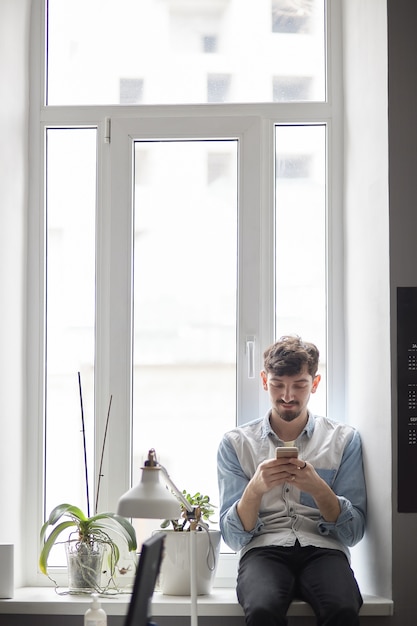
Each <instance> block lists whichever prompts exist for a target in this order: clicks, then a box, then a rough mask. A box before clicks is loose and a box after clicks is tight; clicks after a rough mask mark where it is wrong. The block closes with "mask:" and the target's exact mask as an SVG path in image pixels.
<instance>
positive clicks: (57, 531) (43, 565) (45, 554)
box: [39, 520, 77, 575]
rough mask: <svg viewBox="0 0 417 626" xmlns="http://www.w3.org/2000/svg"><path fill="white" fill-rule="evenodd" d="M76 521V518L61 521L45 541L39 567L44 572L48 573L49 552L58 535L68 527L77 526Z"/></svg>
mask: <svg viewBox="0 0 417 626" xmlns="http://www.w3.org/2000/svg"><path fill="white" fill-rule="evenodd" d="M76 525H77V524H76V522H75V521H74V520H71V521H68V522H61V524H59V525H58V526H57V527H56V528H54V530H53V531H52V532H51V534H50V535H49V537H48V539H47V540H46V541H45V543H44V544H43V547H42V549H41V553H40V556H39V569H40V570H41V572H42V574H45V575H47V565H48V557H49V553H50V551H51V549H52V547H53V546H54V544H55V542H56V540H57V538H58V536H59V535H60V534H61V533H62V532H63V531H64V530H66V529H67V528H70V527H71V526H76Z"/></svg>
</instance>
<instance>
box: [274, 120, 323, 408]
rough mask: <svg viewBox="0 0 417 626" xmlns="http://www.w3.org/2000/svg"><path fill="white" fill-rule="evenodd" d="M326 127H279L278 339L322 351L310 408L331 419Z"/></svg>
mask: <svg viewBox="0 0 417 626" xmlns="http://www.w3.org/2000/svg"><path fill="white" fill-rule="evenodd" d="M325 186H326V127H325V126H324V125H314V126H276V207H275V213H276V253H275V254H276V265H275V272H276V303H275V306H276V335H277V337H280V336H281V335H286V334H297V335H300V336H301V337H302V338H303V339H304V340H305V341H312V342H313V343H315V344H316V345H317V347H318V348H319V350H320V368H321V369H320V374H321V376H322V381H321V383H320V385H319V388H318V391H317V393H316V394H314V395H313V396H312V397H311V408H312V409H313V410H314V411H316V412H317V413H321V414H322V415H325V414H326V188H325Z"/></svg>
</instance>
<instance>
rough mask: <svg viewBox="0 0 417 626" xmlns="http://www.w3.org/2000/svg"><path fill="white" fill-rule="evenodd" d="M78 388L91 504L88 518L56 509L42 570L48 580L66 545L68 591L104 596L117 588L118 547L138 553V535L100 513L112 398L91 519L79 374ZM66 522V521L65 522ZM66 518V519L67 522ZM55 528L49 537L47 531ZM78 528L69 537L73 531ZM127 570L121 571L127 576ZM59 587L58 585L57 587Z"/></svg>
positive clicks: (41, 558) (77, 511)
mask: <svg viewBox="0 0 417 626" xmlns="http://www.w3.org/2000/svg"><path fill="white" fill-rule="evenodd" d="M78 384H79V392H80V404H81V423H82V433H83V447H84V465H85V467H84V469H85V487H86V501H87V515H85V514H84V512H83V511H82V510H81V509H80V508H79V507H77V506H73V505H71V504H66V503H64V504H59V505H58V506H56V507H54V508H53V509H52V511H51V513H50V514H49V517H48V519H47V520H46V521H45V522H44V524H43V526H42V528H41V532H40V540H41V551H40V556H39V569H40V571H41V572H42V573H43V574H45V575H46V576H48V557H49V554H50V552H51V549H52V547H53V546H54V545H56V544H58V543H64V544H65V549H66V555H67V564H68V587H69V591H70V592H72V593H85V592H88V593H89V592H91V591H93V590H94V591H97V592H101V593H102V592H104V591H106V590H107V589H108V588H109V587H110V585H111V584H112V583H113V584H114V575H115V571H116V567H117V564H118V561H119V558H120V549H119V545H118V543H117V541H118V540H120V539H121V540H122V541H123V542H125V543H126V545H127V548H128V550H129V552H136V549H137V542H136V532H135V529H134V528H133V526H132V524H131V523H130V522H129V521H128V520H127V519H126V518H124V517H121V516H120V515H116V514H115V513H109V512H107V513H97V510H98V502H99V492H100V481H101V478H102V476H103V458H104V449H105V445H106V438H107V429H108V425H109V419H110V409H111V403H112V396H110V402H109V407H108V412H107V420H106V426H105V431H104V439H103V445H102V450H101V462H100V467H99V472H98V477H99V478H98V483H97V494H96V499H95V509H94V510H95V513H94V515H90V498H89V490H88V467H87V446H86V439H85V425H84V410H83V400H82V389H81V376H80V372H78ZM63 518H64V519H63ZM65 518H66V519H65ZM49 527H52V530H51V531H50V533H49V535H48V536H47V537H46V533H47V530H48V529H49ZM71 528H74V529H75V530H74V531H73V532H71V533H70V534H69V536H68V531H69V529H71ZM64 532H66V535H67V536H66V538H65V539H63V540H60V538H61V535H62V534H63V533H64ZM105 555H106V556H107V558H108V567H106V572H108V582H107V584H106V586H105V587H104V588H103V587H102V586H101V574H102V569H103V568H102V562H103V557H104V556H105ZM126 571H127V570H126V569H125V568H123V570H119V572H120V573H125V572H126ZM54 582H55V581H54ZM55 584H56V583H55Z"/></svg>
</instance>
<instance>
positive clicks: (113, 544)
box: [39, 504, 137, 593]
mask: <svg viewBox="0 0 417 626" xmlns="http://www.w3.org/2000/svg"><path fill="white" fill-rule="evenodd" d="M62 518H67V519H66V520H63V519H62ZM60 520H61V521H60ZM58 522H59V523H58ZM56 524H58V525H56ZM50 526H52V527H53V528H52V530H51V532H50V533H49V535H48V537H47V538H46V539H45V536H46V532H47V530H48V528H49V527H50ZM72 527H74V528H75V531H74V532H72V533H71V534H70V535H69V537H67V539H66V540H65V541H64V543H65V548H66V554H67V563H68V587H69V591H70V592H73V593H74V592H75V593H82V592H90V591H91V590H94V591H98V592H103V591H104V589H103V588H102V587H101V573H102V561H103V557H104V554H105V553H106V552H107V556H108V571H109V582H110V581H111V580H113V577H114V574H115V570H116V566H117V563H118V561H119V558H120V549H119V546H118V544H117V541H116V537H118V538H120V539H122V540H123V541H124V542H126V544H127V547H128V550H129V552H133V551H136V548H137V545H136V533H135V529H134V528H133V526H132V525H131V524H130V522H129V521H128V520H127V519H125V518H124V517H120V516H119V515H116V514H115V513H99V514H97V515H93V516H91V517H88V516H86V515H85V514H84V513H83V512H82V511H81V509H79V508H78V507H76V506H72V505H70V504H59V505H58V506H56V507H55V508H54V509H53V510H52V511H51V513H50V515H49V517H48V519H47V520H46V522H45V523H44V524H43V526H42V528H41V532H40V539H41V542H42V544H43V545H42V548H41V552H40V556H39V568H40V570H41V572H42V573H43V574H45V575H48V570H47V567H48V557H49V553H50V551H51V549H52V547H53V546H54V545H56V544H57V543H60V541H59V538H60V536H61V534H62V533H64V531H68V529H70V528H72Z"/></svg>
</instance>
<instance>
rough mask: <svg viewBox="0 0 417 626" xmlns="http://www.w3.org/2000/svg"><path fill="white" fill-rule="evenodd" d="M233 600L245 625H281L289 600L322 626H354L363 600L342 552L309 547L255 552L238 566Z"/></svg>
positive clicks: (284, 622)
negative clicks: (298, 602)
mask: <svg viewBox="0 0 417 626" xmlns="http://www.w3.org/2000/svg"><path fill="white" fill-rule="evenodd" d="M237 596H238V600H239V603H240V604H241V605H242V607H243V610H244V612H245V619H246V624H247V625H248V626H284V625H285V624H287V623H288V622H287V618H286V613H287V610H288V607H289V605H290V603H291V600H292V599H293V598H295V597H296V598H299V599H302V600H305V601H306V602H308V603H309V604H310V605H311V607H312V608H313V611H314V613H315V614H316V616H317V624H320V625H322V626H357V625H358V624H359V616H358V613H359V609H360V608H361V606H362V596H361V594H360V591H359V588H358V584H357V582H356V580H355V577H354V575H353V571H352V570H351V568H350V565H349V562H348V560H347V558H346V556H345V555H344V553H343V552H340V551H339V550H327V549H324V548H315V547H313V546H308V547H306V548H302V547H301V546H300V544H299V543H298V542H297V543H296V545H295V546H294V547H290V548H283V547H280V546H267V547H264V548H253V549H252V550H249V551H248V552H246V554H244V555H243V557H242V559H241V561H240V564H239V573H238V579H237Z"/></svg>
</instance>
